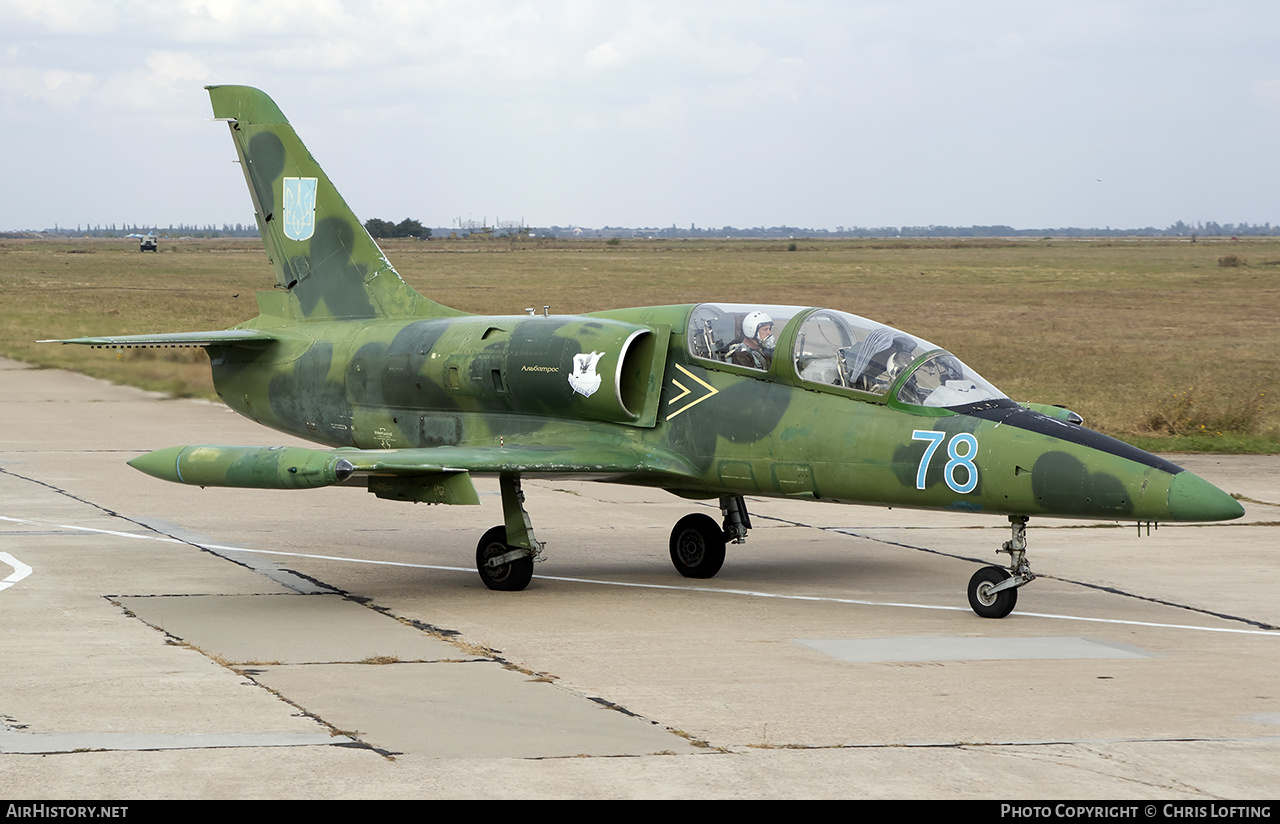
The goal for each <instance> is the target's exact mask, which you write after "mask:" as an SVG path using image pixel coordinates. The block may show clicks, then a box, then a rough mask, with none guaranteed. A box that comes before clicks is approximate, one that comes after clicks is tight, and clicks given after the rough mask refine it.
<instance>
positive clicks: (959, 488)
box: [911, 429, 978, 495]
mask: <svg viewBox="0 0 1280 824" xmlns="http://www.w3.org/2000/svg"><path fill="white" fill-rule="evenodd" d="M946 439H947V433H945V432H935V431H934V430H932V429H917V430H915V431H913V432H912V433H911V440H913V441H928V442H929V445H928V446H926V447H925V449H924V456H923V457H921V458H920V467H919V468H918V469H917V470H916V489H924V488H925V484H924V479H925V475H926V474H927V473H928V471H929V460H930V459H931V458H932V457H933V453H934V452H937V451H938V447H939V446H941V445H942V442H943V441H944V440H946ZM960 444H964V445H965V447H966V449H965V451H964V454H963V455H961V454H960V450H959V446H960ZM977 454H978V439H977V438H975V437H974V436H973V435H970V434H969V433H968V432H961V433H959V434H957V435H954V436H952V438H951V443H949V444H947V457H948V458H950V459H951V460H949V461H947V465H946V467H945V468H944V469H943V472H942V479H943V480H945V481H946V482H947V486H949V487H950V488H951V489H952V491H954V492H959V493H960V494H961V495H965V494H967V493H970V492H972V491H973V490H974V489H975V488H976V487H977V486H978V467H977V466H976V465H974V463H973V459H974V458H975V457H976V456H977ZM960 467H964V470H965V481H964V483H960V482H959V481H957V480H956V470H957V469H959V468H960Z"/></svg>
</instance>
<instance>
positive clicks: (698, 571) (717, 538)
mask: <svg viewBox="0 0 1280 824" xmlns="http://www.w3.org/2000/svg"><path fill="white" fill-rule="evenodd" d="M720 512H721V514H722V515H723V516H724V522H723V524H717V523H716V522H715V521H714V520H712V518H711V517H710V516H708V515H703V514H702V513H700V512H699V513H696V514H694V515H686V516H684V517H683V518H681V519H680V520H679V521H677V522H676V526H675V528H674V529H672V530H671V563H672V565H674V566H675V568H676V572H679V573H680V574H681V575H683V576H684V577H686V578H712V577H714V576H715V574H716V573H717V572H719V571H720V567H722V566H723V565H724V549H725V544H726V543H728V542H729V541H732V542H733V543H735V544H741V543H745V542H746V540H747V530H749V529H751V516H750V515H748V514H747V504H746V501H745V500H743V498H742V496H741V495H722V496H720Z"/></svg>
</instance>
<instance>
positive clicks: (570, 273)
mask: <svg viewBox="0 0 1280 824" xmlns="http://www.w3.org/2000/svg"><path fill="white" fill-rule="evenodd" d="M789 246H790V242H789V241H765V240H759V241H757V240H724V241H713V240H689V241H678V240H624V241H622V242H620V243H617V244H615V245H610V244H609V243H606V242H603V241H599V240H591V241H573V240H563V241H553V240H537V239H533V240H524V241H505V240H499V241H487V242H486V241H446V240H433V241H429V242H425V243H419V242H416V241H391V242H388V243H386V244H384V249H385V250H386V252H387V255H388V257H389V258H390V259H391V261H392V262H393V263H394V264H395V265H396V267H397V269H398V270H399V271H400V273H401V275H402V276H403V277H404V279H405V280H406V281H407V282H408V283H409V284H410V285H411V286H413V287H414V288H416V289H417V290H418V291H420V292H422V293H423V294H425V295H428V296H429V297H432V298H433V299H436V300H438V301H440V302H442V303H444V304H446V305H449V306H453V307H456V308H458V309H463V310H466V311H470V312H483V313H491V314H519V313H522V312H523V311H524V309H525V307H527V306H535V307H538V309H539V311H541V307H542V306H544V305H547V304H550V306H551V311H552V313H556V314H572V313H578V312H587V311H593V310H599V309H610V308H617V307H623V306H642V305H648V304H666V303H688V302H695V301H703V300H716V301H732V302H760V303H771V304H800V305H814V306H830V307H832V308H835V309H842V310H845V311H849V312H853V313H855V314H859V315H864V316H866V317H869V318H872V319H874V320H878V321H881V322H884V323H888V324H891V325H893V326H897V327H899V328H901V329H903V330H904V331H908V332H911V333H913V334H916V335H919V336H921V337H923V338H925V339H927V340H930V341H932V342H933V343H935V344H938V345H939V346H943V347H946V348H947V349H950V350H951V351H953V352H954V353H956V354H957V355H958V356H959V357H960V358H961V359H963V360H964V361H965V362H967V363H968V364H970V365H971V366H973V367H974V368H975V369H977V370H978V372H980V373H981V374H982V375H983V376H984V377H986V378H987V379H988V380H990V381H991V382H992V383H994V384H995V385H996V386H998V387H1000V388H1001V389H1002V390H1003V391H1004V392H1005V393H1007V394H1008V395H1009V396H1011V397H1013V398H1015V399H1018V400H1031V401H1040V402H1044V403H1056V404H1062V405H1065V406H1068V407H1070V408H1071V409H1074V410H1075V411H1077V412H1079V413H1080V414H1082V415H1083V416H1084V417H1085V421H1086V424H1087V425H1089V426H1092V427H1093V428H1095V429H1099V430H1101V431H1103V432H1106V433H1108V434H1111V435H1114V436H1116V437H1119V438H1122V439H1124V440H1127V441H1129V442H1131V443H1136V444H1138V445H1140V446H1143V447H1144V448H1148V449H1154V450H1164V451H1190V450H1196V451H1224V452H1239V451H1248V452H1280V405H1278V403H1277V396H1280V387H1278V386H1277V385H1278V384H1280V241H1275V240H1269V239H1248V240H1241V241H1231V240H1227V239H1203V238H1202V239H1199V240H1198V242H1194V243H1193V242H1191V241H1190V239H1179V240H1167V239H1147V238H1141V239H1132V240H1128V239H1126V240H1057V239H1055V240H1048V239H1046V240H1035V241H1020V240H1019V241H1005V240H956V241H946V240H885V241H875V240H835V241H827V240H823V241H810V240H803V239H798V240H796V241H795V246H796V248H795V250H794V251H789ZM160 248H161V251H160V252H159V253H157V254H151V253H148V254H142V253H139V252H138V247H137V245H136V243H135V242H133V241H120V240H93V239H84V240H0V305H2V306H3V317H2V319H0V355H3V356H5V357H9V358H15V359H18V360H22V361H26V362H28V363H31V364H34V365H37V366H42V367H56V368H61V369H73V370H76V371H80V372H84V373H86V374H90V375H94V376H98V377H103V378H107V379H109V380H113V381H116V382H119V383H127V384H132V385H136V386H142V387H145V388H150V389H157V390H161V391H165V392H169V393H171V394H174V395H197V396H206V397H213V387H212V384H211V382H210V379H209V370H208V366H207V359H206V357H205V355H204V353H203V352H202V351H200V350H186V349H180V350H132V351H129V352H124V353H119V354H116V353H108V352H104V351H100V350H90V349H85V348H82V347H67V346H55V345H52V344H36V343H35V341H36V340H40V339H45V338H67V337H77V336H81V335H98V334H131V333H140V332H156V331H183V330H197V329H222V328H225V327H227V326H231V325H234V324H236V323H239V322H241V321H243V320H246V319H248V318H250V317H252V316H253V315H255V314H256V313H257V310H256V304H255V301H254V292H255V291H256V290H259V289H268V288H271V287H272V285H273V283H274V280H273V277H272V274H271V269H270V266H269V265H268V263H267V260H266V255H265V254H264V252H263V250H262V246H261V244H260V243H259V242H258V241H256V240H252V241H250V240H239V239H228V240H188V241H162V242H161V247H160Z"/></svg>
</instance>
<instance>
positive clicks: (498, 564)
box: [476, 475, 542, 592]
mask: <svg viewBox="0 0 1280 824" xmlns="http://www.w3.org/2000/svg"><path fill="white" fill-rule="evenodd" d="M498 488H499V489H501V490H502V520H503V521H504V523H503V524H502V525H500V526H495V527H494V528H493V529H491V530H489V531H488V532H486V533H485V534H484V537H483V538H481V539H480V543H479V544H478V545H477V546H476V569H477V570H478V571H479V572H480V580H481V581H484V585H485V586H487V587H488V588H489V589H494V590H499V591H502V592H519V591H520V590H522V589H524V588H525V587H527V586H529V581H530V580H531V579H532V578H533V562H534V561H535V560H537V559H538V558H539V556H541V555H542V544H541V543H539V542H538V540H537V539H536V538H534V537H533V524H532V523H531V522H530V521H529V513H528V512H525V509H524V492H523V491H522V490H521V489H520V476H519V475H499V476H498Z"/></svg>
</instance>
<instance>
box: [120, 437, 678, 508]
mask: <svg viewBox="0 0 1280 824" xmlns="http://www.w3.org/2000/svg"><path fill="white" fill-rule="evenodd" d="M129 465H130V466H132V467H133V468H134V469H137V470H140V471H142V472H145V473H147V474H148V475H152V476H154V477H157V478H161V479H162V480H166V481H173V482H175V483H184V484H191V485H195V486H228V487H239V488H251V489H308V488H316V487H321V486H329V485H331V484H335V483H340V482H343V481H347V480H351V479H353V476H355V477H356V478H358V479H359V480H361V481H362V482H364V483H367V484H368V487H369V491H370V492H373V493H374V494H376V495H377V496H378V497H380V498H393V499H397V500H405V501H420V502H426V503H446V504H478V503H479V502H480V500H479V497H478V496H477V495H476V491H475V487H474V486H473V485H472V483H471V475H472V474H481V475H503V474H519V475H521V476H533V477H536V476H539V475H543V476H555V477H560V478H583V479H590V480H595V481H608V480H619V481H622V480H625V481H627V482H629V483H640V484H646V485H653V486H659V487H668V486H674V487H684V486H696V485H697V484H696V481H697V479H698V478H699V477H700V475H699V473H698V471H697V469H696V467H694V466H693V464H691V463H690V462H689V461H688V460H686V459H685V458H683V457H681V456H680V455H677V454H675V453H673V452H669V451H667V450H646V451H643V452H641V451H639V450H636V449H633V448H629V447H625V446H614V445H603V446H602V445H595V444H588V445H582V446H578V445H557V446H542V445H533V446H520V445H510V446H508V445H501V446H437V447H425V448H416V449H352V448H342V449H334V450H321V449H311V448H308V447H301V446H172V447H168V448H167V449H157V450H156V451H154V452H148V453H146V454H145V455H139V456H138V457H137V458H134V459H133V460H131V461H129ZM691 482H693V483H691Z"/></svg>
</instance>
